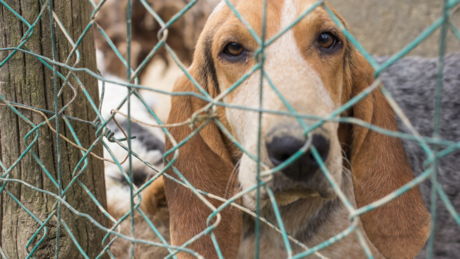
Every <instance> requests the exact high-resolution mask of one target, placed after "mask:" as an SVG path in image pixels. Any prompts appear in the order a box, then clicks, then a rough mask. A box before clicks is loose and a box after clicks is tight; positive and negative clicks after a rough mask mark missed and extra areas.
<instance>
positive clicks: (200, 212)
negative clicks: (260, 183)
mask: <svg viewBox="0 0 460 259" xmlns="http://www.w3.org/2000/svg"><path fill="white" fill-rule="evenodd" d="M207 51H209V50H207ZM203 53H204V52H203ZM205 59H206V57H201V56H199V55H195V61H194V64H193V65H192V67H191V69H190V74H191V75H192V76H193V77H194V78H195V79H196V80H197V81H198V82H199V83H200V84H201V86H202V87H203V88H204V89H206V90H207V91H208V92H210V93H211V95H213V96H214V95H215V94H216V89H215V88H216V87H217V86H216V85H214V83H215V80H214V78H213V74H212V73H210V72H212V71H213V70H212V69H208V68H207V67H206V66H209V65H212V64H209V63H210V62H208V61H206V60H205ZM174 92H197V93H198V91H197V90H196V88H195V86H193V84H192V83H191V82H190V80H189V79H188V78H187V77H186V76H183V77H181V78H180V79H179V80H178V81H177V82H176V85H175V86H174ZM214 97H215V96H214ZM205 105H207V102H204V101H202V100H200V99H198V98H196V97H191V96H176V97H173V98H172V105H171V112H170V114H169V119H168V124H174V123H180V122H184V121H186V120H187V119H189V118H191V117H192V114H193V113H194V112H196V111H197V110H199V109H200V108H203V107H204V106H205ZM170 132H171V135H172V136H173V137H174V139H175V141H176V142H177V143H180V142H181V141H182V140H184V139H185V138H186V137H188V136H190V134H192V132H193V130H192V129H191V128H190V127H189V126H188V125H186V126H182V127H177V128H171V129H170ZM221 134H222V133H221V132H220V130H219V129H218V127H217V126H216V125H215V123H213V122H211V123H209V124H208V125H207V126H206V127H205V128H203V129H202V130H201V131H200V132H199V134H196V135H195V136H193V137H192V138H191V139H190V140H188V141H187V143H186V144H185V145H183V146H181V147H180V148H179V149H178V150H179V156H178V158H177V161H176V162H175V163H174V166H175V167H176V168H177V169H178V170H179V171H180V172H181V173H182V174H183V175H184V177H185V178H187V180H188V181H189V182H190V183H191V184H192V185H193V186H194V187H195V188H197V189H200V190H202V191H205V192H207V193H210V194H214V195H217V196H220V197H224V196H225V192H226V187H227V185H228V184H230V185H229V186H235V188H236V185H235V184H232V183H231V182H230V176H231V173H232V171H233V169H234V165H233V163H232V161H231V159H230V155H229V153H228V151H227V149H226V147H225V144H224V141H223V138H222V135H221ZM172 147H173V146H172V144H171V141H170V140H169V139H168V138H166V150H170V149H171V148H172ZM172 158H173V154H172V155H170V156H168V159H169V160H170V161H171V160H172ZM167 174H169V175H171V176H173V177H175V178H178V177H177V175H176V174H175V173H174V172H173V171H172V170H168V171H167ZM165 191H166V199H167V202H168V207H169V211H170V215H171V219H170V222H171V242H172V244H174V245H177V246H180V245H182V244H184V243H185V242H187V241H189V240H190V239H191V238H193V237H194V236H196V235H198V234H199V233H201V232H202V231H203V230H205V229H206V227H207V226H206V219H207V218H208V216H209V215H210V214H211V210H210V209H209V208H208V207H207V206H206V205H205V204H204V203H203V202H202V201H200V200H199V198H198V197H197V196H195V195H194V194H193V193H192V191H190V190H189V189H187V188H185V187H183V186H181V185H179V184H177V183H175V182H174V181H172V180H170V179H168V178H166V177H165ZM236 191H237V190H234V192H233V193H236ZM208 200H209V201H210V202H211V203H212V204H213V205H214V206H215V207H218V206H219V205H221V202H217V201H215V200H213V199H208ZM221 215H222V218H221V221H220V224H219V225H218V227H217V228H216V229H215V230H214V234H215V235H216V238H217V241H218V243H219V245H220V249H221V251H222V254H223V256H224V257H225V258H236V256H237V252H238V247H239V241H240V236H241V226H242V214H241V212H240V211H239V210H236V209H234V208H233V207H231V206H229V207H228V208H226V209H224V210H223V211H222V212H221ZM188 248H190V249H192V250H194V251H196V252H198V253H199V254H200V255H202V256H204V258H217V254H216V249H215V247H214V245H213V243H212V241H211V238H210V237H209V236H204V237H201V238H200V239H198V240H197V241H195V242H193V243H192V244H191V245H190V246H189V247H188ZM179 257H180V258H189V257H190V258H194V257H192V256H190V255H188V254H186V253H180V256H179Z"/></svg>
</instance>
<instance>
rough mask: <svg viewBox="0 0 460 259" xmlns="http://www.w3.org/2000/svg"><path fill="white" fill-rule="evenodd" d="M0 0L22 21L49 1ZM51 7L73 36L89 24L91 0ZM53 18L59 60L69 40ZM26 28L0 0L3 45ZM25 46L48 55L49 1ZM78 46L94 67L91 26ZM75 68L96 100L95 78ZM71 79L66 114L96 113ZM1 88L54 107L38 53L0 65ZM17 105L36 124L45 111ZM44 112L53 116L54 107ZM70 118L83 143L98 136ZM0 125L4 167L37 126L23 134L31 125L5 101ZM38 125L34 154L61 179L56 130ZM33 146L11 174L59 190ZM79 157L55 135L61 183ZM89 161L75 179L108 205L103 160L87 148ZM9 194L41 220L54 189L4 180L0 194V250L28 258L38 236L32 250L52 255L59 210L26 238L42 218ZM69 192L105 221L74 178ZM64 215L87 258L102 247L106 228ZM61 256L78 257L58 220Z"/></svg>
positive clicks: (15, 41) (85, 63) (2, 54)
mask: <svg viewBox="0 0 460 259" xmlns="http://www.w3.org/2000/svg"><path fill="white" fill-rule="evenodd" d="M50 1H52V0H50ZM4 2H5V3H6V4H8V5H9V6H10V7H11V8H12V9H14V10H15V11H16V12H17V13H18V14H19V15H20V16H22V17H23V18H24V19H25V20H26V21H28V22H29V23H30V24H33V23H34V21H35V20H36V19H37V17H38V16H39V13H40V10H41V8H42V7H43V6H42V4H44V3H45V2H46V1H37V0H4ZM53 10H54V12H55V15H56V17H58V18H59V19H60V21H61V22H62V25H63V26H64V28H65V29H66V30H67V31H68V32H69V34H70V37H72V39H73V41H74V42H76V41H77V39H78V38H79V37H80V35H81V34H82V32H83V30H84V29H85V27H86V26H87V25H88V23H89V21H90V15H91V12H92V11H93V8H92V6H91V4H90V1H88V0H65V1H54V3H53ZM53 26H54V32H55V35H56V59H57V61H59V62H62V63H64V62H65V60H66V58H67V57H68V55H69V53H70V51H71V49H72V46H71V44H70V43H69V41H68V40H67V39H66V37H65V35H64V34H63V33H62V31H61V29H60V27H59V26H58V25H57V23H56V22H54V24H53ZM27 30H28V26H27V24H26V23H24V22H22V21H21V20H20V19H19V18H18V17H17V16H16V15H14V14H13V13H12V12H11V11H10V10H8V9H7V8H6V6H5V5H3V4H1V3H0V48H11V47H17V46H19V45H20V41H21V38H22V37H23V36H24V34H25V33H26V31H27ZM25 48H29V49H30V51H31V52H34V53H37V54H39V55H42V56H45V57H48V58H51V59H52V58H53V54H52V40H51V27H50V16H49V12H48V7H46V11H45V12H44V13H43V16H42V17H41V19H40V20H39V22H38V24H37V25H36V26H35V28H34V32H33V35H32V37H31V38H30V39H29V41H28V42H27V43H26V44H25V45H24V47H23V49H25ZM78 49H79V51H80V54H81V61H80V63H79V64H78V67H85V68H88V69H90V70H92V71H96V57H95V46H94V38H93V31H92V30H90V31H89V32H88V33H87V34H86V36H85V37H84V39H83V42H82V43H81V44H80V47H79V48H78ZM11 53H12V51H11V50H1V51H0V63H1V62H2V61H4V60H5V59H6V57H7V56H8V55H9V54H11ZM74 62H75V57H73V58H72V59H71V61H70V62H69V65H71V66H72V65H73V64H74ZM50 65H51V64H50ZM57 70H58V71H60V72H61V73H62V74H63V75H67V73H68V70H66V69H64V68H61V67H59V68H58V67H57ZM77 76H78V77H79V78H80V80H81V82H82V83H83V85H84V86H85V88H86V89H87V91H88V92H89V95H90V96H91V98H92V99H93V100H94V101H95V103H96V105H98V86H97V80H96V79H94V78H93V77H91V76H89V75H87V74H84V73H78V74H77ZM70 82H71V84H72V85H73V86H74V87H75V89H76V91H77V97H76V99H75V101H73V102H72V104H71V105H70V106H69V107H68V108H67V109H66V111H65V113H64V114H65V115H69V116H73V117H77V118H80V119H83V120H86V121H92V120H94V119H95V118H96V114H95V112H94V110H93V108H92V107H91V106H90V104H89V102H88V101H87V99H86V97H85V96H84V95H83V92H82V90H81V88H80V87H79V85H78V83H77V82H76V81H75V80H74V79H72V80H71V81H70ZM62 84H63V80H62V79H60V78H59V77H58V79H57V84H56V85H57V87H58V88H60V87H61V86H62ZM0 94H1V95H2V96H3V97H4V98H5V99H6V100H7V101H9V102H15V103H20V104H24V105H28V106H32V107H36V108H40V109H46V110H49V111H54V107H53V103H54V82H53V71H52V70H51V69H49V68H48V67H46V66H45V65H44V64H43V63H41V62H40V61H39V60H38V59H37V58H36V57H34V56H32V55H30V54H24V53H21V52H18V53H16V54H15V55H14V56H13V57H12V58H11V59H10V60H9V61H8V62H7V63H6V64H5V65H3V67H1V68H0ZM73 97H74V92H73V90H72V89H71V88H70V87H68V86H65V87H64V89H63V94H62V96H61V97H60V98H59V100H58V103H59V109H61V108H62V107H63V105H65V104H67V103H69V101H70V100H71V99H72V98H73ZM0 104H1V102H0ZM18 110H19V111H20V112H21V113H22V114H23V115H24V116H25V117H26V118H28V119H29V120H31V121H32V122H33V123H34V124H35V125H38V124H40V123H41V122H43V121H44V118H43V117H42V115H40V114H39V113H36V112H33V111H30V110H26V109H22V108H18ZM48 116H49V117H50V116H52V114H51V115H48ZM51 125H53V127H55V125H56V121H55V120H52V121H51ZM59 125H60V127H59V128H60V132H61V134H63V135H64V136H65V137H66V138H68V139H70V140H74V138H73V137H72V134H71V132H70V130H69V127H68V126H67V125H65V122H64V120H62V119H60V120H59ZM71 125H72V128H73V129H74V130H75V133H76V134H77V136H78V138H79V140H80V141H81V144H82V146H83V147H85V148H88V147H89V146H90V145H91V143H93V142H94V140H95V130H94V129H93V128H92V126H91V125H90V124H85V123H82V122H77V121H71ZM0 129H1V140H0V145H1V149H0V159H1V162H2V163H3V164H4V165H5V167H6V168H10V167H11V166H12V165H13V163H14V162H15V161H16V160H17V159H18V158H19V157H20V155H21V154H22V153H23V152H24V151H25V150H26V148H27V145H29V144H30V143H32V141H33V139H34V137H35V136H36V133H34V134H32V135H31V137H29V138H28V139H27V140H26V141H24V138H25V137H26V135H27V134H28V133H29V132H30V131H31V130H32V127H31V126H30V125H29V124H27V123H26V122H25V121H24V120H23V119H21V118H20V117H19V116H17V115H16V114H15V113H14V112H13V111H12V110H11V109H10V108H8V107H6V106H4V105H2V106H0ZM37 132H38V133H39V137H38V140H37V141H36V143H35V144H33V146H32V148H31V149H30V151H31V152H33V153H34V154H35V155H36V156H37V157H38V158H39V160H40V161H41V163H42V164H43V167H44V168H46V170H47V171H48V172H49V173H50V174H51V175H52V176H53V178H54V179H55V180H56V181H58V166H57V160H58V159H57V157H58V154H57V145H56V144H57V136H56V134H55V133H53V132H52V131H51V130H50V129H49V127H48V126H46V125H45V126H43V127H41V128H40V129H39V130H38V131H37ZM31 152H28V153H27V154H26V155H25V156H24V157H23V158H22V160H21V161H20V162H19V164H18V165H17V166H16V167H14V169H12V170H11V171H10V172H9V179H19V180H22V181H24V182H26V183H29V184H31V185H33V186H34V187H36V188H39V189H42V190H46V191H49V192H53V193H55V194H57V193H58V188H57V187H56V186H55V185H54V184H53V183H52V181H51V180H50V178H49V177H48V176H47V175H46V173H45V170H44V169H43V168H42V167H41V166H40V165H39V163H38V162H37V161H36V160H35V158H34V157H33V154H32V153H31ZM93 152H94V153H95V154H97V155H99V156H102V155H103V149H102V146H101V145H100V144H99V145H98V146H97V147H96V148H95V149H93ZM81 158H82V155H81V151H80V150H79V149H77V148H75V147H74V146H71V145H70V144H69V143H67V142H66V141H64V140H63V139H62V138H61V139H60V159H61V179H62V186H63V188H64V189H65V188H66V187H67V186H68V184H69V182H70V181H71V179H72V173H73V171H74V169H75V167H76V165H77V163H78V162H79V160H80V159H81ZM88 161H89V163H88V165H87V168H86V169H85V170H84V171H83V173H82V174H81V176H80V177H79V180H80V181H81V182H82V183H83V184H84V185H85V186H86V187H88V189H89V190H90V191H91V192H92V193H93V194H94V196H95V197H96V198H97V199H98V200H99V202H100V203H101V204H103V206H106V194H105V181H104V164H103V162H102V161H100V160H97V159H95V158H93V157H92V156H90V157H89V160H88ZM0 172H1V174H2V175H3V174H4V173H5V171H4V170H3V169H2V168H0ZM77 172H78V171H77ZM4 178H6V176H4ZM3 183H4V182H3V181H2V182H0V185H1V184H3ZM11 196H14V197H16V198H17V199H18V200H19V201H20V202H21V203H22V204H23V205H24V206H25V207H26V208H27V209H28V210H30V212H32V213H33V214H34V215H35V216H36V217H37V218H39V219H40V221H41V222H45V220H46V219H47V218H48V216H49V215H51V214H52V212H53V211H54V210H56V207H55V206H54V205H55V203H56V199H55V198H53V197H52V196H50V195H47V194H44V193H42V192H39V191H36V190H33V189H31V188H29V187H27V186H25V185H23V184H20V183H14V182H8V183H7V184H6V186H5V188H4V189H3V192H2V193H1V200H0V203H1V205H0V207H1V208H2V210H1V211H0V228H1V239H0V247H1V249H2V251H3V252H4V253H5V255H6V256H7V258H26V257H27V255H28V253H30V252H31V251H32V249H33V248H34V247H35V245H37V244H39V243H40V245H38V248H37V250H36V251H35V252H34V257H35V258H54V257H55V256H56V255H55V253H56V236H57V235H56V233H57V216H56V215H57V213H55V214H54V216H52V217H51V219H50V220H49V222H48V223H47V224H46V225H45V226H46V228H47V231H48V233H47V235H46V237H45V238H44V239H43V240H42V241H40V239H42V237H43V236H44V233H45V231H44V229H42V230H41V231H39V232H38V235H37V236H36V238H34V239H31V238H32V237H33V235H34V233H35V232H36V231H37V230H38V229H39V227H40V224H39V223H38V222H37V221H36V220H34V219H33V218H32V217H31V216H30V215H29V214H28V213H27V212H26V211H25V210H24V209H23V208H21V206H20V205H19V204H18V203H17V202H16V201H14V199H13V198H12V197H11ZM66 200H67V202H68V203H69V204H70V205H72V206H73V207H74V208H75V209H77V210H78V211H80V212H82V213H86V214H88V215H90V216H91V217H92V218H94V219H95V220H96V221H98V222H99V223H101V224H102V225H106V224H107V222H106V218H105V216H103V215H102V213H101V212H100V210H99V209H98V207H97V206H96V205H95V203H94V202H93V201H92V200H91V199H90V197H89V195H88V194H87V193H86V192H85V191H84V190H83V188H82V187H81V186H79V185H78V183H77V182H75V183H74V184H72V187H70V189H69V190H68V191H67V192H66ZM61 219H62V221H64V222H65V224H66V225H67V226H68V228H69V229H70V232H71V233H72V235H73V236H74V237H75V239H76V241H77V242H78V243H79V245H80V246H81V248H82V250H84V251H85V253H86V254H87V255H88V256H89V257H90V258H95V257H96V256H97V255H98V254H99V253H100V252H101V251H102V238H103V237H104V232H103V231H101V230H100V229H98V228H97V227H95V226H94V225H93V224H92V223H91V222H90V221H89V220H87V219H85V218H83V217H78V216H76V215H75V214H73V213H72V212H71V211H70V210H69V209H67V208H66V207H65V206H61ZM29 240H32V242H31V244H30V245H29V246H28V247H26V246H27V243H28V242H29ZM58 258H65V259H71V258H83V257H82V256H81V254H80V252H79V250H78V249H77V246H76V245H75V244H74V242H73V241H72V239H71V236H70V235H69V232H67V230H66V228H65V227H64V225H63V224H60V227H59V254H58Z"/></svg>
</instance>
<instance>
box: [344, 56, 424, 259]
mask: <svg viewBox="0 0 460 259" xmlns="http://www.w3.org/2000/svg"><path fill="white" fill-rule="evenodd" d="M350 63H351V64H350V71H351V80H350V81H351V84H352V86H351V94H352V96H356V95H357V94H359V93H360V92H362V91H363V90H364V89H366V88H367V87H368V86H369V85H371V84H372V83H373V81H374V79H373V72H374V70H373V69H372V67H371V66H370V65H369V63H368V62H367V61H366V59H365V58H364V57H363V56H362V55H361V54H359V53H358V52H357V51H354V50H353V51H352V56H351V62H350ZM352 113H353V116H354V117H356V118H359V119H361V120H363V121H365V122H368V123H371V124H373V125H376V126H378V127H381V128H384V129H388V130H392V131H398V128H397V124H396V116H395V113H394V111H393V110H392V108H391V107H390V105H389V103H388V102H387V100H386V99H385V97H384V96H383V94H382V93H381V91H380V90H379V89H376V90H374V91H373V92H372V93H371V94H370V95H368V96H367V97H366V98H364V99H363V100H361V101H359V102H358V103H357V104H356V105H355V106H354V107H353V112H352ZM352 131H353V133H352V135H351V136H352V146H351V159H350V162H351V171H352V174H353V186H354V193H355V198H356V203H357V206H358V208H359V207H363V206H365V205H367V204H370V203H372V202H374V201H376V200H378V199H380V198H383V197H384V196H386V195H388V194H390V193H392V192H393V191H395V190H396V189H398V188H400V187H401V186H403V185H404V184H406V183H408V182H409V181H411V180H413V179H414V173H413V172H412V169H411V165H410V163H409V159H408V157H407V154H406V152H405V150H404V147H403V144H402V141H401V140H400V139H397V138H394V137H389V136H385V135H382V134H380V133H377V132H375V131H372V130H370V129H368V128H364V127H361V126H358V125H353V130H352ZM361 221H362V224H363V227H364V229H365V231H366V234H367V236H368V237H369V239H370V241H371V242H372V243H373V244H374V246H375V247H376V248H377V249H378V250H379V252H380V253H381V254H382V255H383V256H385V258H414V257H415V256H416V255H417V254H418V252H419V251H420V250H421V249H422V247H423V245H424V244H425V242H426V240H427V238H428V236H429V232H430V214H429V213H428V211H427V209H426V207H425V204H424V202H423V200H422V197H421V194H420V190H419V188H418V186H417V187H414V188H412V189H411V190H409V191H408V192H406V193H405V194H403V195H402V196H400V197H399V198H397V199H395V200H393V201H392V202H390V203H388V204H386V205H384V206H382V207H380V208H377V209H375V210H373V211H370V212H368V213H365V214H363V215H361Z"/></svg>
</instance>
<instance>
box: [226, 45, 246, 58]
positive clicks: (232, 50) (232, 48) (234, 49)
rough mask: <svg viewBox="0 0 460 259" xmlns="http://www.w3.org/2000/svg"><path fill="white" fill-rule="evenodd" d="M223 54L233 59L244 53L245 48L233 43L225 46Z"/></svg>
mask: <svg viewBox="0 0 460 259" xmlns="http://www.w3.org/2000/svg"><path fill="white" fill-rule="evenodd" d="M223 52H224V53H225V54H227V55H229V56H231V57H238V56H240V55H241V54H243V53H244V47H243V46H242V45H241V44H238V43H235V42H231V43H229V44H227V45H226V46H225V48H224V51H223Z"/></svg>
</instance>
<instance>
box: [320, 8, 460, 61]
mask: <svg viewBox="0 0 460 259" xmlns="http://www.w3.org/2000/svg"><path fill="white" fill-rule="evenodd" d="M328 2H329V3H330V4H331V5H332V7H334V8H335V9H336V10H337V11H338V12H339V13H340V14H341V15H342V16H343V17H344V18H345V20H346V21H347V22H348V24H349V26H350V28H351V31H352V33H353V35H354V36H355V37H356V38H357V39H358V40H359V41H360V43H361V44H362V45H363V46H364V47H365V48H366V50H368V51H369V52H370V53H371V54H373V55H380V56H383V55H393V54H395V53H397V52H398V51H399V50H401V49H402V48H403V47H404V46H406V45H407V44H408V43H410V42H411V41H412V40H414V39H415V38H416V37H417V36H418V35H419V34H420V33H421V32H423V31H424V30H425V29H426V28H428V26H430V25H431V24H432V23H433V22H434V21H435V20H436V19H438V18H439V17H440V16H441V10H442V3H443V1H442V0H328ZM452 22H453V23H454V24H455V25H456V26H457V27H460V10H459V8H457V10H455V12H454V14H453V15H452ZM439 34H440V29H438V30H437V31H436V32H435V33H433V34H432V35H431V36H430V37H429V38H428V39H426V40H425V41H424V42H422V43H421V44H420V45H419V46H417V47H416V48H415V49H414V50H413V51H412V52H410V53H409V55H417V56H424V57H435V56H437V55H438V46H439ZM447 41H448V44H447V46H448V52H460V42H459V40H458V39H457V38H455V36H454V35H453V33H452V32H449V37H448V40H447Z"/></svg>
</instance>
